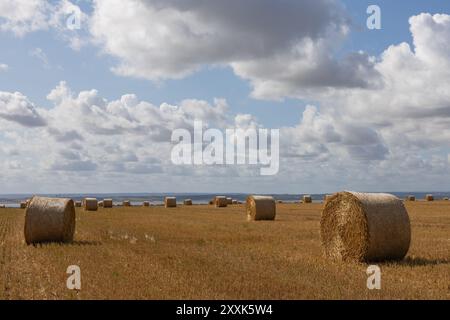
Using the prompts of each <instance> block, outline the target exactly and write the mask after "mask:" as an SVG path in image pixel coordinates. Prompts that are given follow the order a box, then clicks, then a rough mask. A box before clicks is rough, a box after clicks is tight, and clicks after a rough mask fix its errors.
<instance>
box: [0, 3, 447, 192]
mask: <svg viewBox="0 0 450 320" xmlns="http://www.w3.org/2000/svg"><path fill="white" fill-rule="evenodd" d="M280 3H283V5H280ZM280 3H278V2H277V3H275V2H273V1H268V0H267V1H265V0H264V1H256V0H255V1H248V2H245V4H243V3H242V2H239V6H238V2H237V1H236V2H235V1H231V2H227V6H225V5H224V4H223V3H222V1H208V2H200V1H194V0H185V1H181V0H180V1H177V0H169V1H162V0H161V1H158V0H147V1H144V0H130V1H127V2H123V1H113V0H111V1H105V0H96V1H95V8H94V13H93V15H92V17H91V23H92V25H91V32H92V34H93V36H94V37H95V40H96V41H97V45H99V46H100V47H101V48H103V50H104V52H105V53H106V54H109V55H112V56H114V57H116V58H118V65H117V66H116V67H115V69H114V70H115V72H117V73H119V74H122V75H127V76H133V77H141V78H146V79H151V80H160V79H167V78H179V77H184V76H186V75H188V74H190V73H192V72H195V70H198V69H199V68H202V67H203V66H206V65H223V66H230V67H231V68H232V69H233V70H234V72H235V73H236V74H237V75H238V76H240V77H242V78H244V79H247V80H248V81H250V83H251V84H252V86H253V95H254V96H255V97H262V98H270V99H277V98H284V97H297V98H302V97H305V96H307V97H314V98H316V100H317V101H318V102H317V105H316V106H313V105H309V106H307V107H306V109H305V111H304V112H303V115H302V117H301V118H300V119H299V121H298V124H297V125H295V126H292V127H284V128H281V137H280V138H281V148H282V149H281V150H280V152H281V165H280V174H279V175H278V176H276V177H265V178H261V177H259V176H255V175H254V172H253V170H252V168H248V167H245V168H240V167H239V168H236V167H208V168H204V167H203V168H202V167H200V168H197V167H196V168H184V167H175V166H173V165H172V164H171V162H170V151H171V143H170V136H171V132H172V130H174V129H176V128H187V129H189V130H191V129H192V123H193V121H194V120H202V121H203V122H204V125H205V127H212V128H221V129H224V128H227V127H238V128H258V127H261V124H260V123H259V122H258V120H257V119H256V117H255V116H254V115H252V114H244V113H238V114H233V113H232V112H230V108H229V107H228V105H227V102H226V101H225V100H223V99H216V100H214V101H210V102H208V101H203V100H196V99H190V100H184V101H181V102H180V103H178V104H177V105H172V104H168V103H163V104H161V105H159V106H156V105H153V104H152V103H151V102H146V101H141V100H139V98H138V97H137V96H136V95H134V94H127V95H123V96H122V97H121V98H120V99H118V100H115V101H108V100H107V99H105V98H104V97H102V96H100V95H99V93H98V92H97V91H96V90H90V91H82V92H79V93H74V92H72V91H71V90H70V88H69V87H68V86H67V84H66V83H64V82H62V83H60V84H59V85H58V86H57V87H56V88H55V89H53V90H52V91H51V92H50V94H49V95H48V100H49V101H51V102H52V103H53V107H51V108H50V109H47V108H40V107H37V106H35V105H34V104H33V103H32V102H31V101H29V99H28V98H27V97H26V96H24V95H23V94H22V93H12V92H0V126H1V128H2V130H0V140H1V142H2V143H1V144H0V145H1V148H0V160H1V161H0V167H1V168H0V169H3V171H4V172H14V173H15V174H14V175H13V176H11V177H10V178H11V179H10V183H11V184H14V183H16V182H15V180H14V179H17V183H20V179H27V177H26V175H27V173H28V174H29V176H30V177H33V179H35V180H36V181H45V182H46V184H47V185H50V186H51V185H62V184H63V185H64V184H65V186H66V190H67V188H69V187H70V185H71V183H78V184H79V185H83V186H85V187H86V190H87V191H89V188H92V190H93V191H95V190H96V189H97V187H98V185H99V184H101V185H103V186H107V187H108V186H114V185H117V181H121V185H120V187H121V190H122V191H127V188H131V189H129V190H128V191H137V190H135V189H133V186H135V185H141V186H143V185H146V183H148V181H147V180H146V179H148V177H151V178H152V183H153V184H154V185H155V186H156V187H155V188H154V189H151V190H148V191H164V190H169V191H170V190H172V191H173V186H174V185H176V186H177V189H179V190H184V191H191V187H192V185H197V184H198V185H199V186H203V187H199V188H200V189H202V190H201V191H204V190H210V191H212V190H213V189H211V188H212V187H214V186H218V185H219V186H220V185H227V186H230V185H233V186H235V187H238V190H242V191H246V190H248V188H255V190H262V191H267V192H273V191H274V188H275V187H274V186H278V187H279V188H278V189H277V190H275V191H277V192H286V191H291V192H292V191H293V190H298V191H310V192H312V191H314V190H305V189H299V183H301V184H302V185H305V186H306V187H305V188H308V187H309V186H310V185H315V186H321V190H318V191H333V190H336V189H340V188H349V187H350V188H358V189H361V190H379V188H380V181H382V188H383V189H407V188H409V187H410V186H417V181H420V182H421V186H420V188H421V189H427V188H436V187H437V188H446V187H450V185H449V184H448V181H449V178H450V172H449V165H450V164H449V161H448V154H449V152H450V81H449V80H450V68H449V67H450V44H449V42H448V39H450V16H449V15H444V14H437V15H431V14H420V15H417V16H414V17H411V19H410V21H409V22H410V25H411V34H412V37H413V45H412V46H411V45H409V44H407V43H400V44H394V45H392V46H390V47H388V48H386V50H385V51H384V52H383V53H382V54H381V55H380V56H379V57H369V56H367V55H366V54H365V53H362V52H358V53H351V54H350V55H349V56H347V57H345V58H343V59H340V60H337V59H335V58H334V54H333V50H334V49H335V48H336V47H337V46H339V42H340V41H341V39H342V37H345V36H346V34H347V21H346V19H343V18H342V12H341V11H340V10H341V9H340V8H339V6H338V5H337V4H336V3H335V2H334V1H325V0H323V1H303V2H301V3H300V2H295V1H286V2H280ZM238 8H239V10H238ZM254 8H259V10H256V11H253V10H251V9H254ZM255 12H256V13H255ZM273 12H276V14H274V13H273ZM280 15H283V16H285V17H286V19H284V20H283V21H282V22H281V23H278V22H277V23H275V22H274V21H272V20H271V19H270V17H271V16H280ZM294 17H303V18H304V19H298V18H296V19H294ZM23 19H24V21H26V19H25V18H23ZM305 19H306V20H305ZM308 19H309V20H308ZM305 21H306V22H305ZM4 23H5V22H4V21H2V22H0V25H5V24H4ZM22 24H23V23H22ZM18 25H20V23H18ZM25 25H26V24H25ZM31 25H32V24H31ZM6 28H7V27H3V29H6ZM8 28H10V29H11V30H16V29H14V28H13V27H12V25H9V27H8ZM17 28H19V27H17ZM27 28H28V29H27ZM27 28H25V29H24V30H28V31H32V30H33V27H27ZM17 30H20V28H19V29H17ZM28 31H27V32H28ZM14 32H16V33H18V34H20V32H19V31H14ZM23 32H25V31H23ZM22 145H27V148H26V150H24V148H20V147H19V148H18V146H22ZM49 172H51V173H52V175H49V174H48V173H49ZM411 173H414V174H411ZM21 174H23V176H21ZM93 178H95V179H93ZM1 179H2V178H1V177H0V181H1ZM52 179H54V180H52ZM324 186H329V188H330V189H329V190H324V189H323V188H324ZM178 187H179V188H178ZM239 188H241V189H239ZM283 188H284V189H283ZM109 190H111V189H109ZM223 191H227V190H223Z"/></svg>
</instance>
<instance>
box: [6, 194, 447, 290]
mask: <svg viewBox="0 0 450 320" xmlns="http://www.w3.org/2000/svg"><path fill="white" fill-rule="evenodd" d="M406 206H407V209H408V212H409V214H410V218H411V223H412V243H411V247H410V250H409V253H408V255H407V257H406V259H405V260H404V261H401V262H391V263H381V264H379V266H380V267H381V272H382V287H381V290H368V289H367V286H366V282H367V275H366V269H367V265H365V264H340V263H334V262H332V261H329V260H327V259H326V258H324V257H323V254H322V250H321V246H320V235H319V221H320V213H321V209H322V205H321V204H301V205H300V204H279V205H278V206H277V220H276V221H274V222H251V223H249V222H247V221H246V217H245V208H244V207H243V206H242V205H236V206H229V207H228V208H224V209H216V208H214V207H213V206H192V207H184V206H180V207H178V208H174V209H165V208H163V207H150V208H141V207H133V208H114V209H100V210H99V211H98V212H84V211H82V210H77V227H76V235H75V242H74V243H73V244H45V245H38V246H27V245H26V244H25V242H24V237H23V225H24V210H19V209H0V299H450V203H449V202H443V201H442V202H441V201H436V202H433V203H426V202H414V203H413V202H409V203H406ZM70 265H77V266H79V267H80V268H81V283H82V288H81V290H80V291H72V290H68V289H67V287H66V280H67V278H68V276H69V275H68V274H66V270H67V267H68V266H70Z"/></svg>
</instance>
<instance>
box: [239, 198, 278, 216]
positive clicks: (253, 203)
mask: <svg viewBox="0 0 450 320" xmlns="http://www.w3.org/2000/svg"><path fill="white" fill-rule="evenodd" d="M246 206H247V220H248V221H259V220H275V216H276V204H275V199H274V198H273V197H268V196H248V197H247V202H246Z"/></svg>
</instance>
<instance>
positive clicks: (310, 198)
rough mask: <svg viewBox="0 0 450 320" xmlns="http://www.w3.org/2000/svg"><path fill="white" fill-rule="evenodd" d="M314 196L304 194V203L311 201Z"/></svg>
mask: <svg viewBox="0 0 450 320" xmlns="http://www.w3.org/2000/svg"><path fill="white" fill-rule="evenodd" d="M311 202H312V197H311V196H310V195H305V196H303V203H311Z"/></svg>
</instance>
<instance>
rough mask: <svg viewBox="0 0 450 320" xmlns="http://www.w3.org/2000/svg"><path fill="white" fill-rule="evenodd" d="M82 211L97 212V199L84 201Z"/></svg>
mask: <svg viewBox="0 0 450 320" xmlns="http://www.w3.org/2000/svg"><path fill="white" fill-rule="evenodd" d="M84 210H85V211H97V210H98V201H97V199H95V198H86V199H84Z"/></svg>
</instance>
